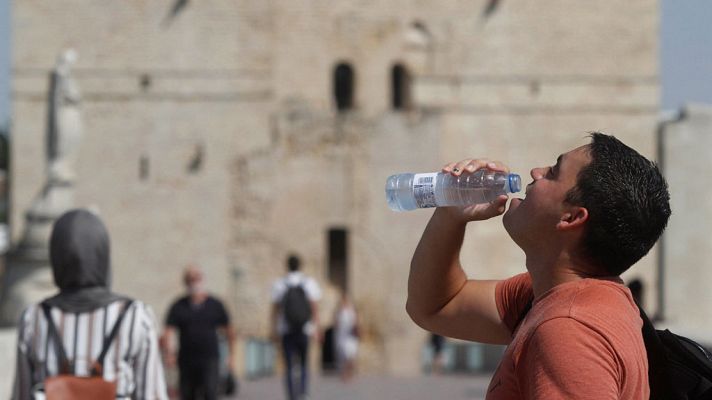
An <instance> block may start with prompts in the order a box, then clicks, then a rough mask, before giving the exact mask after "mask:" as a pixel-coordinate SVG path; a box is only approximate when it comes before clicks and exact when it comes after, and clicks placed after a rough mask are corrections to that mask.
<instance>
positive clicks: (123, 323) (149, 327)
mask: <svg viewBox="0 0 712 400" xmlns="http://www.w3.org/2000/svg"><path fill="white" fill-rule="evenodd" d="M109 260H110V252H109V234H108V232H107V231H106V228H105V227H104V224H103V223H102V222H101V220H100V219H99V218H98V217H97V216H96V215H94V214H93V213H91V212H89V211H86V210H72V211H69V212H67V213H65V214H64V215H62V217H60V218H59V219H58V220H57V222H56V223H55V224H54V227H53V230H52V236H51V239H50V262H51V264H52V273H53V276H54V282H55V284H56V285H57V287H58V288H59V293H57V294H56V295H55V296H53V297H50V298H48V299H45V300H44V301H43V302H41V303H39V304H33V305H31V306H29V307H28V308H27V309H26V310H25V311H24V312H23V314H22V316H21V317H20V321H19V326H18V345H17V369H16V375H15V386H14V390H13V396H12V398H13V399H17V400H25V399H32V398H33V396H35V395H36V394H38V393H42V392H43V390H44V383H45V380H46V379H47V378H50V377H53V376H57V375H59V374H60V373H61V374H69V375H75V376H89V375H90V374H91V373H92V368H93V366H94V365H93V364H94V363H95V362H97V361H98V359H99V358H100V357H99V356H100V352H101V350H102V348H103V347H104V346H103V345H104V341H105V340H106V338H107V337H108V336H110V333H111V331H112V328H113V327H114V325H117V326H118V328H117V329H116V335H115V337H114V338H113V340H112V342H111V344H110V346H107V349H108V351H107V352H106V354H105V357H103V360H102V362H101V363H100V364H101V365H100V368H99V371H100V375H101V376H102V377H103V379H104V380H106V381H111V382H115V384H116V398H124V399H129V398H130V399H167V398H168V397H167V395H166V385H165V381H164V376H163V367H162V365H161V361H160V353H159V351H158V343H157V335H156V327H155V323H154V321H155V319H154V317H153V313H152V311H151V310H150V308H149V307H148V306H146V305H145V304H143V303H142V302H140V301H132V300H130V299H129V298H127V297H126V296H122V295H119V294H116V293H114V292H112V291H111V290H110V288H109V287H110V263H109ZM48 315H49V316H51V322H52V323H51V324H48V318H47V316H48ZM52 326H54V328H55V333H56V334H57V335H58V337H59V338H60V339H59V342H61V343H55V342H56V341H55V340H52V337H54V336H53V334H52V332H51V329H52V328H51V327H52ZM58 344H61V348H60V347H59V346H57V345H58ZM61 360H65V362H62V361H61Z"/></svg>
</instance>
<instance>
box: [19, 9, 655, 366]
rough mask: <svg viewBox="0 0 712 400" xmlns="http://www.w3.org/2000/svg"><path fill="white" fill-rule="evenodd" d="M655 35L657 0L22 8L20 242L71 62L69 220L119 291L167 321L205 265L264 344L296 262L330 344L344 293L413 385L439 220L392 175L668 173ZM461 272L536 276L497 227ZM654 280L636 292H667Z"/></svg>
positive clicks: (471, 249)
mask: <svg viewBox="0 0 712 400" xmlns="http://www.w3.org/2000/svg"><path fill="white" fill-rule="evenodd" d="M658 23H659V21H658V6H657V2H656V1H652V0H631V1H626V2H619V1H613V0H602V1H596V2H578V1H571V0H552V1H547V2H537V1H534V0H525V1H516V2H515V1H506V0H501V1H496V0H471V1H461V0H447V1H439V2H432V1H423V0H394V1H388V2H376V1H372V0H360V1H352V0H329V1H326V0H311V1H306V0H290V1H284V0H231V1H228V0H211V1H200V2H190V1H167V0H155V1H145V0H127V1H122V2H90V1H86V0H67V1H62V2H31V1H17V2H14V4H13V10H12V24H13V25H12V43H13V55H12V60H13V80H12V90H13V91H12V93H13V94H12V96H13V97H12V108H13V110H12V132H11V134H12V176H11V184H12V188H11V190H12V192H11V208H12V213H11V222H12V232H13V238H15V239H17V238H19V236H20V234H21V232H22V229H23V226H22V223H23V218H22V215H23V212H24V211H25V210H26V209H27V208H28V205H29V204H30V202H31V200H32V198H33V197H34V196H35V195H36V194H37V192H38V191H39V190H40V189H41V185H42V183H43V173H44V172H43V168H44V149H45V147H44V140H45V137H44V135H45V132H46V129H45V126H46V112H47V111H46V104H47V103H46V96H47V88H48V73H49V70H50V69H51V67H52V65H53V63H54V59H55V57H56V56H57V54H58V53H59V52H60V51H61V50H62V49H64V48H68V47H72V48H74V49H76V50H77V52H78V54H79V57H80V58H79V62H78V63H77V66H76V68H75V70H74V74H75V77H76V79H77V81H78V84H79V86H80V88H81V91H82V99H83V103H82V115H83V121H84V132H85V133H84V138H83V141H82V144H81V149H80V154H79V161H78V171H77V174H78V181H77V188H76V190H77V192H76V199H77V200H76V201H77V205H78V206H94V207H96V208H97V209H98V210H99V211H100V212H101V214H102V216H103V218H104V219H105V221H106V223H107V225H108V228H109V230H110V232H111V236H112V245H113V256H112V260H113V266H114V288H115V289H117V290H119V291H122V292H126V293H128V294H130V295H134V296H137V297H140V298H142V299H145V300H146V301H147V302H148V303H149V304H151V305H152V306H153V307H154V308H155V310H156V312H157V315H158V316H159V318H161V316H163V315H164V313H165V311H166V308H167V306H168V304H169V303H170V302H171V301H172V300H173V298H174V297H175V296H176V295H177V294H178V293H179V291H180V290H181V287H180V281H179V274H180V271H181V269H182V268H183V266H184V265H185V264H187V263H190V262H196V263H198V264H200V265H202V266H203V267H204V269H205V270H206V272H207V278H208V284H209V287H210V288H211V289H212V290H213V291H214V292H215V293H216V294H218V295H220V296H221V297H223V298H225V299H226V300H228V303H229V306H230V309H231V311H232V313H233V316H234V319H235V321H236V324H237V326H238V327H239V329H240V331H241V332H242V333H244V334H246V335H253V336H257V337H266V335H267V326H268V310H269V286H270V282H271V281H272V280H273V279H275V278H276V277H278V276H280V275H281V274H283V272H284V270H285V267H284V259H285V257H286V256H287V254H288V253H291V252H296V253H297V254H299V255H300V256H301V257H302V258H303V261H304V266H305V270H306V272H307V273H309V274H311V275H313V276H315V277H317V279H319V281H320V283H321V284H322V285H323V286H324V287H325V288H326V290H325V294H326V295H325V298H324V300H323V302H322V305H321V306H322V320H323V321H324V323H325V324H328V323H329V322H330V320H331V310H332V309H333V307H334V305H335V300H336V297H337V293H338V292H337V289H338V287H339V286H346V287H347V288H348V290H349V291H350V293H351V294H352V297H353V298H354V299H355V302H356V305H357V306H358V307H359V309H360V310H361V318H362V320H363V321H364V328H365V329H364V334H365V336H364V345H363V347H362V349H363V352H362V362H363V364H364V366H365V367H366V368H369V369H370V370H373V371H387V372H391V373H395V374H412V373H416V372H417V371H418V370H419V368H420V366H419V359H420V348H421V347H422V346H423V344H424V341H425V333H424V332H423V331H422V330H420V329H419V328H418V327H416V326H415V325H414V324H413V323H412V322H411V321H410V320H409V318H408V317H407V315H406V313H405V307H404V306H405V299H406V280H407V274H408V268H409V261H410V256H411V255H412V252H413V249H414V248H415V245H416V243H417V240H418V238H419V235H420V233H421V232H422V229H423V228H424V226H425V223H426V222H427V219H428V217H429V215H430V213H431V212H430V211H422V210H421V211H414V212H411V213H400V214H399V213H394V212H391V211H390V210H389V209H388V208H387V207H386V204H385V199H384V190H383V188H384V183H385V179H386V177H387V176H388V175H389V174H392V173H397V172H408V171H411V172H417V171H432V170H437V169H439V168H440V166H441V165H442V164H444V163H445V162H447V161H450V160H459V159H462V158H465V157H471V156H486V157H490V158H494V159H500V160H503V161H505V162H507V163H508V164H509V165H510V166H511V168H512V170H513V171H516V172H519V173H520V174H522V176H523V177H524V179H525V180H527V179H528V178H527V176H528V171H529V169H530V168H532V167H534V166H540V165H547V164H551V163H553V162H554V160H555V159H556V157H557V156H558V155H559V154H560V153H562V152H564V151H566V150H568V149H569V148H572V147H574V146H578V145H581V144H583V143H586V139H585V135H586V132H587V131H591V130H602V131H606V132H610V133H614V134H616V135H617V136H618V137H620V138H621V139H622V140H624V141H625V142H627V143H628V144H630V145H632V146H633V147H636V148H637V149H639V150H640V151H641V152H642V153H643V154H645V155H648V156H651V157H654V156H655V154H656V144H655V143H656V142H655V132H656V122H657V114H658V101H659V82H658V65H657V59H658V54H657V51H658V41H657V30H658ZM463 262H464V264H465V265H466V266H467V269H468V272H469V273H470V274H471V275H472V276H476V277H481V278H502V277H506V276H508V275H511V274H514V273H517V272H520V271H523V270H524V257H523V254H522V253H521V251H519V249H518V248H516V246H514V244H513V243H511V241H510V240H509V239H508V237H507V235H506V233H505V232H504V230H503V229H502V226H501V220H499V219H495V220H490V221H487V222H483V223H479V224H472V226H470V227H469V229H468V232H467V237H466V246H465V249H464V251H463ZM655 262H656V259H655V252H653V253H651V255H650V256H648V257H646V258H645V259H644V260H643V261H641V262H640V263H639V265H638V266H636V267H635V269H634V271H632V272H631V275H639V276H641V277H642V278H643V280H644V281H645V282H646V283H648V286H649V287H655V285H656V275H655ZM649 292H651V294H650V299H654V298H655V297H654V296H653V294H652V291H649ZM652 301H653V300H651V302H652Z"/></svg>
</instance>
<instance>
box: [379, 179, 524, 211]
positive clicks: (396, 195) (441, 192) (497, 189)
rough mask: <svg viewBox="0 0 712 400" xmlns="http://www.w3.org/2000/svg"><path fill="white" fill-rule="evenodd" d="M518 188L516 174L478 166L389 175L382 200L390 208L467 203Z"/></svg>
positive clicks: (484, 201) (520, 186)
mask: <svg viewBox="0 0 712 400" xmlns="http://www.w3.org/2000/svg"><path fill="white" fill-rule="evenodd" d="M521 188H522V179H521V177H520V176H519V175H517V174H508V173H506V172H495V171H490V170H487V169H480V170H477V171H475V172H473V173H471V174H468V173H463V174H462V175H460V176H453V175H451V174H449V173H443V172H431V173H426V174H398V175H391V176H389V177H388V180H387V181H386V200H387V201H388V207H390V208H391V210H394V211H410V210H415V209H416V208H429V207H447V206H468V205H471V204H481V203H489V202H491V201H493V200H495V199H496V198H497V197H499V196H500V195H503V194H508V193H516V192H518V191H520V190H521Z"/></svg>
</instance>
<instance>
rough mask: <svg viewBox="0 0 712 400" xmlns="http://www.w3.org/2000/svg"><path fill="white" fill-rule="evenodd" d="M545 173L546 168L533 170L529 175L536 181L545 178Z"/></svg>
mask: <svg viewBox="0 0 712 400" xmlns="http://www.w3.org/2000/svg"><path fill="white" fill-rule="evenodd" d="M543 171H544V168H532V170H531V171H530V172H529V175H530V176H531V177H532V179H534V180H537V179H541V178H542V177H543V176H544V172H543Z"/></svg>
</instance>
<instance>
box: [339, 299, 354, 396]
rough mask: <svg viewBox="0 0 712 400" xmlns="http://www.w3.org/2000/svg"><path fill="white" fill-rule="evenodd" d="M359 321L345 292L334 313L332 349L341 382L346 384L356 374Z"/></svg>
mask: <svg viewBox="0 0 712 400" xmlns="http://www.w3.org/2000/svg"><path fill="white" fill-rule="evenodd" d="M358 342H359V321H358V313H357V312H356V307H355V306H354V304H353V302H352V301H351V298H350V297H349V295H348V293H346V291H343V292H342V294H341V300H340V301H339V305H338V307H337V308H336V312H335V313H334V347H335V349H336V357H337V361H338V365H339V373H340V375H341V380H343V381H344V382H348V381H350V380H351V378H353V376H354V373H355V372H356V356H357V354H358V345H359V343H358Z"/></svg>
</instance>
